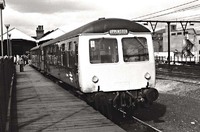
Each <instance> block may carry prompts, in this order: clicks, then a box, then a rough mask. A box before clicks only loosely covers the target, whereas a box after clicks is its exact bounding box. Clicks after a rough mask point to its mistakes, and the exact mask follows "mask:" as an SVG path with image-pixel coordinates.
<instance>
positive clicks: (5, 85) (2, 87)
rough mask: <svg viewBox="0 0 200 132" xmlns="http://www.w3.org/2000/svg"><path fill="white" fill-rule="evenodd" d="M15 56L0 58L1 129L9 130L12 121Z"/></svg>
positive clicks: (3, 130)
mask: <svg viewBox="0 0 200 132" xmlns="http://www.w3.org/2000/svg"><path fill="white" fill-rule="evenodd" d="M15 72H16V71H15V65H14V62H13V58H11V57H7V58H1V59H0V131H1V132H5V131H9V128H10V122H11V114H10V113H11V112H10V110H11V96H12V87H13V82H14V78H15Z"/></svg>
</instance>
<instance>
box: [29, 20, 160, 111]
mask: <svg viewBox="0 0 200 132" xmlns="http://www.w3.org/2000/svg"><path fill="white" fill-rule="evenodd" d="M39 49H40V50H41V51H40V52H39V51H38V52H36V53H40V54H39V55H38V56H39V58H40V59H38V61H40V62H39V63H40V64H41V65H40V67H38V68H39V69H40V70H42V71H44V72H45V73H47V74H50V75H53V76H54V77H56V78H58V79H60V80H62V81H63V82H65V83H67V84H70V85H72V86H74V87H75V88H77V89H79V90H80V91H82V92H83V93H85V94H87V95H90V97H91V100H93V101H94V102H95V103H96V105H98V103H100V102H101V100H102V99H106V100H110V101H111V103H112V104H113V106H114V107H117V108H123V109H125V108H130V107H131V108H132V107H135V106H136V105H137V104H138V103H140V104H149V103H152V102H153V101H155V100H156V99H157V98H158V91H157V90H156V89H155V61H154V53H153V52H154V51H153V44H152V36H151V33H150V31H149V30H148V29H147V28H145V27H144V26H142V25H139V24H137V23H135V22H132V21H129V20H124V19H99V20H97V21H94V22H91V23H89V24H86V25H84V26H82V27H80V28H78V29H76V30H73V31H71V32H69V33H66V34H64V35H62V36H60V37H58V38H56V39H53V40H51V41H48V42H46V43H44V44H42V45H41V46H40V47H39ZM31 52H34V53H35V49H34V48H33V49H32V50H31ZM104 102H105V101H104Z"/></svg>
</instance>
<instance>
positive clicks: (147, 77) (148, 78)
mask: <svg viewBox="0 0 200 132" xmlns="http://www.w3.org/2000/svg"><path fill="white" fill-rule="evenodd" d="M144 77H145V78H146V79H147V80H150V79H151V75H150V74H149V73H148V72H147V73H146V74H145V75H144Z"/></svg>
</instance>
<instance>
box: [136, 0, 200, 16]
mask: <svg viewBox="0 0 200 132" xmlns="http://www.w3.org/2000/svg"><path fill="white" fill-rule="evenodd" d="M196 1H198V0H194V1H191V2H188V3H184V4H181V5H178V6H174V7H170V8H167V9H164V10H161V11H157V12H154V13H150V14H147V15H143V16H139V17H136V18H133V19H138V18H142V17H146V16H150V15H154V14H157V13H161V12H164V11H167V10H171V9H174V8H178V7H181V6H185V5H188V4H191V3H194V2H196Z"/></svg>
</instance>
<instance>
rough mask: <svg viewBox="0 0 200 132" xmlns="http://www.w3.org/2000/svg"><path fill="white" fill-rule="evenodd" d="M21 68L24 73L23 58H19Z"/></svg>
mask: <svg viewBox="0 0 200 132" xmlns="http://www.w3.org/2000/svg"><path fill="white" fill-rule="evenodd" d="M19 68H20V72H23V71H24V59H23V58H22V57H20V58H19Z"/></svg>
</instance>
